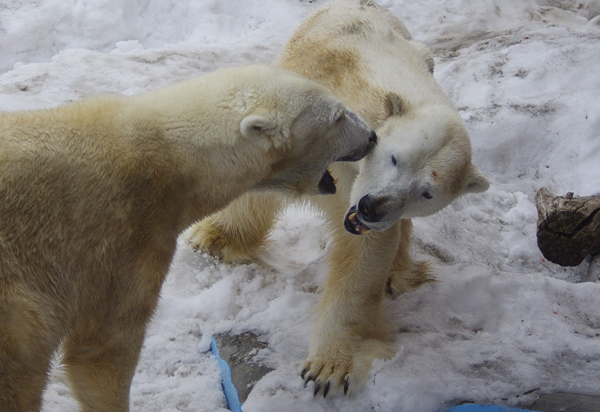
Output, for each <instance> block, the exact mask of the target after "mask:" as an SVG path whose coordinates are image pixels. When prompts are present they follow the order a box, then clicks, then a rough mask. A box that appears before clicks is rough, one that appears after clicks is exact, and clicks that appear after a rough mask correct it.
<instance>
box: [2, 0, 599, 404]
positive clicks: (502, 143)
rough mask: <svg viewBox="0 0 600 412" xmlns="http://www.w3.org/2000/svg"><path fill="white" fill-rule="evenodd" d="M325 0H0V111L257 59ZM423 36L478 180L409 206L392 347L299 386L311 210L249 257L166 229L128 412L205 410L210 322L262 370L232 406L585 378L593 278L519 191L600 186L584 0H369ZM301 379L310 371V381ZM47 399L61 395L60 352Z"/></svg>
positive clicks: (520, 393)
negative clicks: (351, 368) (569, 265)
mask: <svg viewBox="0 0 600 412" xmlns="http://www.w3.org/2000/svg"><path fill="white" fill-rule="evenodd" d="M322 3H323V1H314V2H311V1H300V0H227V1H225V0H212V1H211V0H95V1H93V2H91V1H83V0H8V1H3V2H2V3H0V110H18V109H35V108H40V107H49V106H55V105H58V104H61V103H65V102H68V101H72V100H77V99H80V98H82V97H85V96H89V95H96V94H101V93H124V94H128V95H129V94H136V93H141V92H143V91H145V90H150V89H155V88H157V87H160V86H163V85H167V84H170V83H173V82H175V81H178V80H181V79H185V78H189V77H193V76H196V75H199V74H202V73H206V72H209V71H212V70H214V69H216V68H217V67H221V66H229V65H242V64H250V63H268V62H271V61H272V60H273V58H274V57H275V56H276V54H277V53H278V51H279V50H280V49H281V47H282V45H283V44H284V43H285V41H286V39H287V38H288V37H289V36H290V35H291V33H292V32H293V30H294V29H295V27H297V25H298V24H299V22H300V21H301V20H302V18H303V17H304V16H306V15H307V14H308V13H309V12H310V11H311V10H313V9H315V8H316V7H318V6H319V5H320V4H322ZM382 4H383V5H385V6H387V7H389V8H390V9H391V10H392V11H393V12H394V13H395V14H397V15H398V16H399V17H401V18H402V19H403V20H404V21H405V23H406V25H407V26H408V28H409V30H410V31H411V32H412V33H413V35H414V36H415V37H416V38H417V39H419V40H422V41H424V42H426V43H427V44H429V45H430V47H431V48H432V50H434V52H435V54H436V64H437V67H436V73H435V76H436V78H437V79H438V81H439V82H440V84H441V85H442V87H443V88H444V90H445V91H446V92H447V93H448V94H449V96H450V97H451V99H452V100H453V101H454V102H455V104H456V106H457V108H458V109H459V110H460V113H461V114H462V116H463V118H464V119H465V121H466V122H467V125H468V127H469V130H470V132H471V137H472V142H473V147H474V162H475V163H476V164H477V165H479V167H480V168H481V170H482V171H483V172H484V173H485V174H486V175H487V177H488V178H489V179H490V180H491V181H492V186H491V188H490V189H489V191H487V192H486V193H484V194H483V195H476V196H475V195H473V196H467V197H464V198H462V199H459V200H458V201H456V202H455V203H454V204H452V205H451V206H450V207H448V208H446V209H445V210H443V211H442V212H440V213H438V214H437V215H435V216H433V217H430V218H426V219H419V220H416V221H415V242H414V244H415V253H416V254H418V255H421V256H422V257H424V258H428V259H429V260H430V261H431V262H432V263H433V266H434V268H435V271H436V273H437V275H438V279H439V280H440V282H438V283H435V284H431V285H427V286H425V287H423V288H421V289H420V290H418V291H415V292H413V293H409V294H406V295H405V296H402V297H401V298H399V299H398V300H396V301H391V300H390V301H387V302H386V307H387V309H388V311H389V313H390V319H392V322H393V324H394V326H395V328H396V329H397V330H398V334H397V335H396V337H395V342H394V343H395V345H396V347H398V348H399V351H398V355H397V356H396V357H395V358H394V359H392V360H391V361H388V362H382V361H377V362H375V364H374V365H373V370H372V375H371V379H370V380H369V382H368V384H367V386H366V388H365V389H364V391H362V392H360V393H358V394H357V395H356V396H355V397H354V398H352V399H346V398H336V399H327V400H324V399H322V398H317V399H313V397H312V394H311V390H310V388H309V389H304V388H303V387H302V381H301V380H300V378H299V377H298V376H297V373H296V368H297V367H298V366H299V365H300V364H301V362H302V361H303V360H304V358H305V357H306V355H307V347H308V341H309V336H310V329H311V320H312V318H313V317H314V315H315V314H314V312H312V311H311V308H312V307H313V306H314V304H315V302H316V300H317V298H318V295H317V294H315V293H314V292H315V290H316V287H317V286H318V284H319V282H320V281H321V280H322V278H323V276H324V274H325V268H324V267H323V259H322V258H323V255H324V250H325V248H326V245H327V242H328V237H327V234H326V233H324V232H323V229H322V225H321V223H320V221H319V217H318V216H317V215H315V214H314V213H313V212H311V211H309V210H304V209H301V208H291V209H289V210H288V212H287V213H286V215H285V217H284V219H282V221H281V222H280V223H279V224H278V226H277V229H276V231H275V232H274V233H273V240H274V241H273V243H272V244H271V246H270V247H269V249H268V250H267V251H266V252H265V253H264V254H263V256H261V260H262V262H260V263H259V264H252V265H245V266H223V265H216V264H215V263H214V262H211V261H209V260H207V259H205V258H204V257H202V256H199V255H197V254H194V253H193V252H192V251H191V250H189V249H188V248H187V247H186V246H185V245H184V244H183V241H181V242H180V248H179V250H178V252H177V255H176V256H175V261H174V263H173V266H172V269H171V273H170V274H169V276H168V278H167V282H166V284H165V286H164V289H163V294H162V301H161V305H160V307H159V309H158V311H157V313H156V316H155V318H154V321H153V322H152V324H151V325H150V327H149V329H148V334H147V339H146V343H145V346H144V349H143V351H142V355H141V360H140V363H139V365H138V369H137V374H136V376H135V378H134V382H133V386H132V389H131V400H132V410H133V411H165V412H167V411H210V412H214V411H223V410H225V403H224V397H223V395H222V393H221V387H220V375H219V371H218V368H217V365H216V362H215V360H214V358H213V357H212V356H211V355H210V353H207V352H206V351H207V350H208V347H209V337H210V335H211V334H212V333H214V332H222V331H226V330H232V331H234V332H243V331H254V332H255V333H258V334H261V335H262V337H263V338H264V340H265V341H268V343H269V347H268V349H266V350H264V351H263V352H262V353H261V354H260V355H261V357H262V358H263V359H264V362H265V363H266V364H268V365H269V366H271V367H273V368H275V370H274V371H273V372H271V373H270V374H268V375H267V376H265V377H264V378H263V379H262V380H261V381H260V382H259V383H258V384H257V386H256V387H255V389H254V390H253V392H252V393H251V394H250V396H249V398H248V400H247V402H246V404H245V406H244V410H245V411H246V412H252V411H257V412H267V411H290V412H294V411H298V412H301V411H307V410H311V411H333V410H344V411H348V412H351V411H366V410H375V411H384V412H386V411H387V412H396V411H397V412H434V411H439V410H443V409H444V408H446V407H448V406H451V405H453V404H454V403H456V402H459V401H464V400H470V401H477V402H480V403H504V404H513V405H514V404H517V403H520V402H524V403H527V402H531V401H533V400H534V399H535V398H536V397H537V395H538V394H539V393H546V392H552V391H557V390H566V391H575V392H581V393H589V394H596V395H599V394H600V335H599V334H600V284H599V283H597V282H590V281H588V277H587V263H584V264H582V265H581V266H580V267H578V268H574V269H565V268H561V267H558V266H555V265H553V264H551V263H549V262H546V261H544V259H543V257H542V255H541V254H540V252H539V251H538V249H537V246H536V239H535V226H536V225H535V224H536V219H537V213H536V209H535V205H534V203H533V197H534V195H535V193H536V191H537V190H538V189H539V188H540V187H542V186H546V187H548V188H549V189H550V190H551V191H553V192H554V193H557V194H565V193H566V192H567V191H571V192H575V194H577V195H591V194H596V193H599V192H600V161H599V158H600V97H599V96H600V16H598V14H600V1H599V0H581V1H576V0H479V1H472V0H431V1H428V2H423V1H421V0H404V1H402V0H384V1H382ZM311 385H312V384H311ZM43 410H44V411H45V412H70V411H75V410H77V409H76V404H75V403H74V401H73V400H72V398H71V397H70V395H69V391H68V389H67V386H66V384H65V381H64V378H63V376H62V374H61V371H60V369H56V370H55V371H54V372H53V374H52V380H51V384H50V386H49V388H48V391H47V393H46V394H45V398H44V409H43Z"/></svg>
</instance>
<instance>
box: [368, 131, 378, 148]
mask: <svg viewBox="0 0 600 412" xmlns="http://www.w3.org/2000/svg"><path fill="white" fill-rule="evenodd" d="M369 143H371V145H375V144H377V133H375V132H371V137H369Z"/></svg>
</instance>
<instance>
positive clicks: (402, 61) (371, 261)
mask: <svg viewBox="0 0 600 412" xmlns="http://www.w3.org/2000/svg"><path fill="white" fill-rule="evenodd" d="M275 64H276V65H277V66H279V67H282V68H285V69H288V70H292V71H295V72H297V73H300V74H302V75H304V76H306V77H308V78H310V79H312V80H315V81H317V82H318V83H321V84H323V85H324V86H326V87H328V88H329V89H331V90H332V91H333V92H334V93H335V94H336V95H337V96H339V97H340V98H341V99H342V100H343V101H344V102H345V103H346V104H348V106H350V107H351V108H352V109H353V110H354V111H355V112H356V113H357V114H358V115H359V116H361V117H362V118H363V119H365V120H366V121H367V123H368V124H369V126H371V127H372V128H374V129H375V130H376V131H377V134H378V137H379V143H378V144H377V146H376V147H375V148H374V150H373V151H372V152H371V153H370V154H369V156H367V158H365V159H364V160H363V161H361V162H360V168H359V167H357V166H356V165H351V164H342V163H337V164H334V165H332V170H333V174H334V175H335V176H338V177H339V184H338V192H337V194H336V195H335V196H329V197H320V196H317V197H314V198H312V199H310V201H311V202H312V203H313V204H315V205H317V206H319V207H320V208H321V209H322V210H323V211H324V216H325V218H326V219H327V222H328V227H329V229H330V231H331V233H332V234H333V242H332V243H331V246H330V247H329V249H328V266H329V273H328V275H327V278H326V280H325V282H324V285H323V294H322V299H321V302H320V306H319V316H318V318H317V321H316V324H315V327H314V331H313V336H312V341H311V345H310V350H309V355H308V359H307V361H306V362H305V364H304V365H303V366H302V368H301V375H302V378H303V379H305V381H306V382H308V381H311V380H314V381H315V386H314V393H315V395H316V394H317V393H319V392H320V391H322V393H323V395H324V396H327V395H328V394H329V393H331V392H334V391H335V392H344V393H350V392H354V391H356V390H357V389H358V388H360V387H361V386H362V385H363V383H364V382H365V380H366V379H367V377H368V374H369V370H370V367H371V363H372V361H373V359H375V358H389V357H391V356H393V354H394V353H395V352H396V349H395V348H394V347H393V346H392V345H391V344H390V343H389V342H390V339H391V332H390V330H389V327H388V324H387V322H386V321H385V319H384V316H383V311H382V306H381V301H382V299H383V297H384V291H385V290H386V289H387V291H388V292H389V293H391V294H392V295H398V294H400V293H402V292H405V291H408V290H411V289H413V288H415V287H417V286H419V285H421V284H423V283H425V282H427V281H430V280H431V279H432V278H431V276H430V275H429V274H428V270H427V264H426V263H424V262H415V261H413V260H412V259H411V257H410V255H409V246H410V231H411V221H410V220H409V219H410V218H412V217H416V216H427V215H431V214H433V213H435V212H437V211H439V210H440V209H442V208H443V207H445V206H447V205H448V204H449V203H450V202H452V201H453V200H454V199H456V198H457V197H458V196H460V195H463V194H466V193H472V192H481V191H484V190H486V189H487V188H488V187H489V182H488V181H487V179H486V178H485V177H484V176H483V175H482V174H481V173H480V171H479V170H478V169H477V167H476V166H474V165H473V164H472V163H471V145H470V141H469V135H468V132H467V129H466V127H465V125H464V122H463V121H462V119H461V118H460V116H459V114H458V112H457V111H456V109H455V108H454V106H453V105H452V103H451V102H450V100H449V99H448V98H447V96H446V95H445V94H444V93H443V91H442V90H441V89H440V87H439V86H438V84H437V83H436V82H435V80H434V78H433V76H432V73H433V58H432V56H431V53H430V51H429V49H428V48H427V47H426V46H425V45H423V44H422V43H419V42H416V41H414V40H412V39H411V36H410V34H409V33H408V31H407V29H406V28H405V27H404V26H403V24H402V23H401V22H400V21H399V20H398V19H397V18H396V17H395V16H394V15H392V14H391V13H390V12H388V11H387V10H386V9H384V8H382V7H380V6H378V5H377V4H376V3H374V2H373V1H370V0H338V1H333V2H331V3H329V4H327V5H325V6H323V7H322V8H320V9H318V10H317V11H315V12H314V13H313V14H312V15H311V16H309V17H308V18H307V19H306V20H305V21H304V22H303V23H302V24H301V25H300V27H299V28H298V29H297V30H296V32H295V34H294V35H293V36H292V38H291V39H290V41H289V42H288V43H287V45H286V47H285V48H284V50H283V51H282V52H281V54H280V56H279V58H278V59H277V61H276V62H275ZM284 204H285V201H284V200H282V199H281V198H280V197H278V196H276V195H263V196H255V195H247V196H244V197H242V198H240V199H239V200H238V201H236V202H234V203H233V204H232V205H230V206H229V207H228V208H227V209H226V210H224V211H223V212H221V213H218V214H216V215H214V216H211V217H210V218H208V219H205V220H204V221H203V222H200V223H199V224H198V225H195V226H194V227H193V228H192V229H191V230H190V231H189V232H188V236H189V237H190V243H191V245H192V246H193V247H196V248H199V249H202V250H205V251H208V252H209V253H211V254H213V255H214V256H217V257H219V258H222V259H224V260H227V261H236V260H243V259H247V258H249V257H251V256H252V255H254V254H256V253H258V252H260V250H261V248H262V246H263V244H264V241H265V238H266V236H267V235H268V233H269V231H270V230H271V228H272V227H273V222H274V219H275V218H276V217H277V215H278V213H279V211H280V210H281V208H282V206H283V205H284ZM256 216H259V218H258V219H255V217H256ZM371 229H372V230H371ZM356 234H363V236H355V235H356Z"/></svg>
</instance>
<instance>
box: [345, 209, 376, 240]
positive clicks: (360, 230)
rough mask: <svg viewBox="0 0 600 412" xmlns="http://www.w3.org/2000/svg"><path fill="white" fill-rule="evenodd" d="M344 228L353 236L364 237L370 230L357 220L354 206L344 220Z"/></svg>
mask: <svg viewBox="0 0 600 412" xmlns="http://www.w3.org/2000/svg"><path fill="white" fill-rule="evenodd" d="M344 228H346V230H347V231H348V232H350V233H352V234H353V235H365V234H366V233H367V232H368V231H369V230H371V228H370V227H369V226H367V225H365V224H364V223H363V222H361V221H360V220H358V216H357V215H356V206H352V207H351V208H350V210H348V213H346V217H345V218H344Z"/></svg>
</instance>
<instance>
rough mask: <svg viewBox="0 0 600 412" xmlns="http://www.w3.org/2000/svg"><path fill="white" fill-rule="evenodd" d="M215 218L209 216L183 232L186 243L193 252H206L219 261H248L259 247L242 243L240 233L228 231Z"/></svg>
mask: <svg viewBox="0 0 600 412" xmlns="http://www.w3.org/2000/svg"><path fill="white" fill-rule="evenodd" d="M215 220H216V218H215V216H211V217H208V218H206V219H204V220H202V221H201V222H198V223H195V224H194V225H193V226H192V227H190V228H189V229H188V230H187V232H186V234H185V239H186V241H187V244H188V245H189V246H190V247H191V248H192V249H194V251H195V252H202V253H206V254H208V255H210V256H211V257H213V258H214V259H217V260H219V261H221V262H225V263H245V262H249V261H250V260H251V256H252V255H253V254H255V253H256V252H257V249H259V248H258V247H256V246H253V245H247V244H244V243H243V240H244V239H243V237H242V236H241V235H240V233H236V232H235V231H231V232H228V231H227V230H226V228H223V227H221V226H219V225H218V224H217V222H216V221H215Z"/></svg>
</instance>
